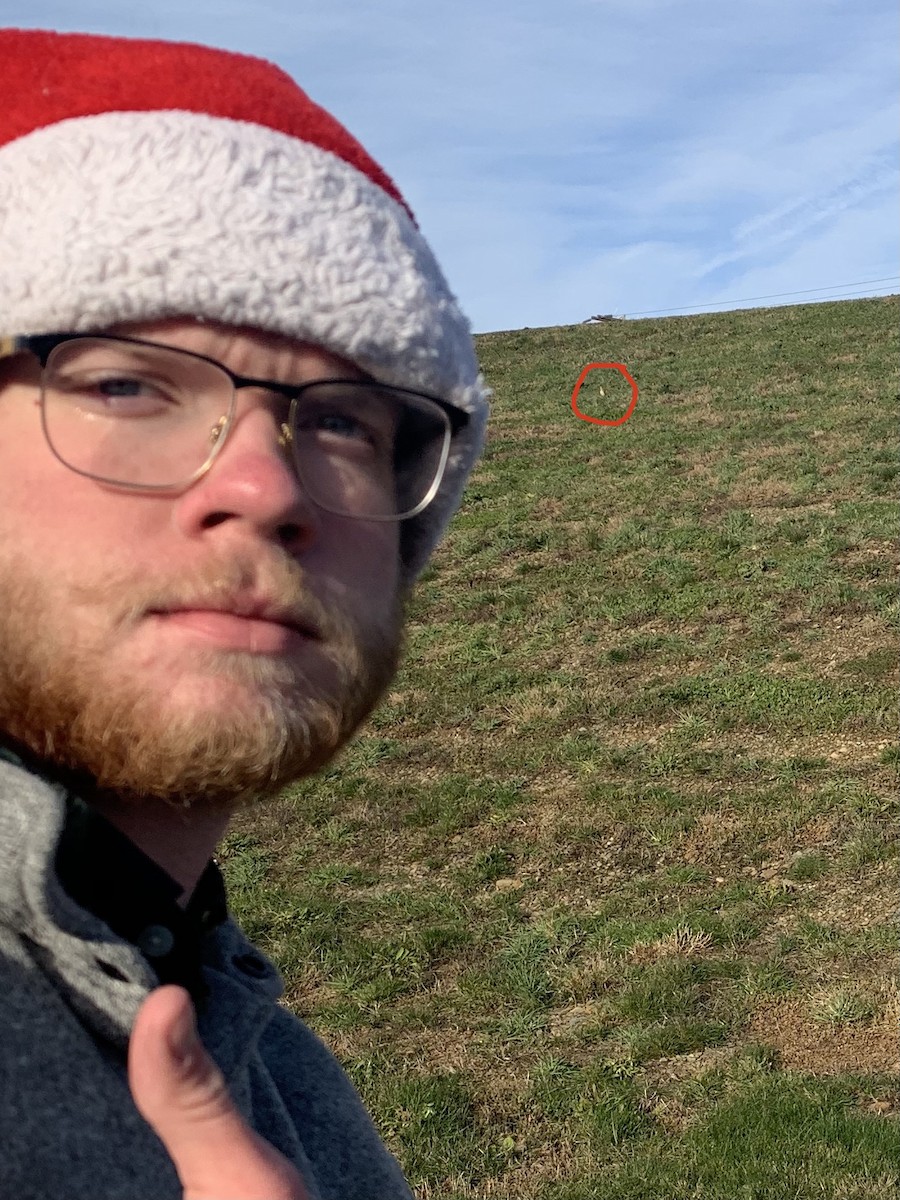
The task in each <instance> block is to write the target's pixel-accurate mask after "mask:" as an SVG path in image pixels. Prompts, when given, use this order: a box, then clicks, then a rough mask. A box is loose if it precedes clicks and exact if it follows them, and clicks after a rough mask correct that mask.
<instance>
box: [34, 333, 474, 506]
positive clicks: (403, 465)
mask: <svg viewBox="0 0 900 1200" xmlns="http://www.w3.org/2000/svg"><path fill="white" fill-rule="evenodd" d="M14 347H15V349H16V350H28V351H30V352H31V353H33V354H34V355H35V356H36V358H37V359H38V360H39V362H40V364H41V368H42V373H41V419H42V423H43V428H44V436H45V437H46V439H47V444H48V445H49V447H50V449H51V450H52V451H53V453H54V455H55V456H56V457H57V458H58V459H59V461H60V462H61V463H63V465H64V466H66V467H69V468H70V469H71V470H72V471H76V472H77V473H78V474H79V475H85V476H87V477H88V478H89V479H95V480H97V481H98V482H100V483H108V484H111V485H113V486H115V487H121V488H127V489H129V490H133V491H140V492H157V491H171V490H175V489H178V490H181V489H183V488H185V487H188V486H189V485H190V484H192V483H194V482H196V480H198V479H200V478H201V476H203V475H205V474H206V472H207V471H208V470H209V469H210V467H211V466H212V464H213V462H214V461H215V459H216V458H217V457H218V455H219V454H220V453H221V452H222V447H223V446H224V445H225V442H226V441H227V438H228V434H229V433H230V431H231V430H232V428H233V427H234V424H235V413H236V409H237V400H236V393H237V391H238V389H240V388H249V387H254V388H263V389H265V390H266V391H268V392H271V393H275V394H276V395H277V396H281V397H283V398H284V399H285V400H288V401H290V408H289V411H288V414H287V420H286V421H284V422H283V423H281V429H280V443H281V445H282V446H283V447H284V448H285V449H288V448H289V449H290V452H291V454H292V458H293V462H294V466H295V469H296V471H297V475H298V477H299V479H300V482H301V483H302V485H303V487H304V489H305V491H306V492H307V494H308V495H309V498H310V499H311V500H312V501H313V503H315V504H316V505H318V506H319V507H320V508H324V509H326V510H327V511H328V512H331V513H336V514H337V515H339V516H347V517H360V518H363V519H365V520H372V521H403V520H406V519H407V518H409V517H414V516H417V515H418V514H419V513H420V512H422V511H423V510H424V509H425V508H427V506H428V505H429V504H430V503H431V501H432V500H433V499H434V497H435V496H436V495H437V492H438V488H439V487H440V484H441V479H442V478H443V475H444V470H445V467H446V465H447V458H448V456H449V453H450V444H451V440H452V438H453V436H454V435H455V434H456V433H458V432H459V430H461V429H462V428H464V427H465V425H466V424H467V423H468V420H469V417H468V414H467V413H465V412H463V411H462V410H461V409H458V408H456V407H454V406H453V405H451V404H447V403H446V402H445V401H443V400H440V399H438V398H437V397H434V396H425V395H421V394H419V393H418V392H411V391H407V390H406V389H404V388H396V387H388V386H385V385H383V384H380V383H377V382H375V381H373V380H342V379H341V380H322V381H318V382H315V383H304V384H299V385H293V384H286V383H273V382H272V381H270V380H262V379H250V378H247V377H245V376H241V375H235V374H234V373H233V372H231V371H229V370H228V369H227V368H226V367H224V366H222V364H221V363H219V362H216V361H215V360H214V359H211V358H206V357H205V356H204V355H201V354H193V353H191V352H190V351H187V350H176V349H173V348H172V347H169V346H161V345H158V344H157V343H155V342H145V341H142V340H140V339H137V338H128V337H111V336H107V335H105V334H104V335H93V334H92V335H80V334H46V335H41V336H39V337H23V338H17V339H15V342H14Z"/></svg>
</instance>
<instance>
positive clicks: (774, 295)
mask: <svg viewBox="0 0 900 1200" xmlns="http://www.w3.org/2000/svg"><path fill="white" fill-rule="evenodd" d="M897 282H900V275H885V276H884V277H883V278H881V279H861V280H860V281H859V282H858V283H836V284H834V285H833V286H831V287H820V288H801V289H800V290H799V291H796V292H771V293H770V294H769V295H768V296H744V297H742V298H741V299H740V300H710V301H708V302H707V303H705V304H684V305H682V307H681V308H651V309H647V310H645V311H644V312H636V313H624V314H623V316H626V317H653V316H658V315H659V314H660V313H674V312H687V311H688V310H689V309H691V310H693V309H697V308H721V307H722V306H723V305H726V304H750V303H751V302H752V301H754V300H780V299H781V298H782V297H783V296H810V295H812V294H813V293H814V292H832V293H837V292H840V291H841V290H842V289H844V288H860V287H868V286H869V285H870V284H876V283H882V284H884V283H897ZM878 290H879V291H885V290H886V289H885V288H879V289H878ZM856 294H857V295H861V294H862V293H856Z"/></svg>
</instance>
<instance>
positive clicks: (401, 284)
mask: <svg viewBox="0 0 900 1200" xmlns="http://www.w3.org/2000/svg"><path fill="white" fill-rule="evenodd" d="M0 247H2V252H0V333H3V334H26V333H43V332H65V331H68V330H71V331H73V332H86V331H90V330H97V329H102V328H104V327H108V326H110V325H113V324H117V323H120V322H123V321H138V320H152V319H157V318H161V317H166V316H177V315H185V314H191V315H194V316H198V317H205V318H207V319H209V320H217V321H222V322H224V323H226V324H231V325H250V326H256V327H258V328H261V329H265V330H271V331H273V332H277V333H283V334H286V335H288V336H291V337H295V338H298V339H302V340H308V341H311V342H314V343H316V344H317V345H320V346H323V347H324V348H326V349H328V350H331V351H332V352H334V353H335V354H338V355H340V356H341V357H344V358H347V359H349V360H350V361H352V362H354V363H356V364H358V366H360V367H361V368H362V369H363V370H364V371H367V372H368V373H370V374H371V375H373V376H374V377H376V378H378V379H381V380H383V381H384V382H386V383H393V384H396V385H397V386H402V387H409V388H413V389H417V390H421V391H425V392H432V393H434V394H435V395H439V396H442V397H443V398H444V399H446V400H448V401H450V402H451V403H454V404H456V405H458V406H459V407H460V408H463V409H465V410H466V411H467V412H469V413H470V414H471V415H472V419H471V422H470V425H469V427H468V428H467V429H466V430H464V431H463V433H462V434H461V435H460V437H459V438H457V439H456V441H455V443H454V446H453V450H452V453H451V458H450V461H449V463H448V468H447V474H446V476H445V478H444V482H443V484H442V486H441V490H440V492H439V494H438V496H437V498H436V499H435V501H434V503H433V504H432V505H431V506H430V507H429V508H428V509H427V510H426V511H425V513H424V514H422V516H421V517H419V518H415V519H414V522H415V529H413V530H409V531H408V532H409V533H411V534H414V537H413V542H414V544H415V553H414V560H415V561H414V564H413V575H414V576H415V575H418V574H419V573H420V571H421V570H422V569H423V567H424V565H425V561H426V560H427V558H428V556H429V555H430V553H431V550H432V549H433V548H434V545H435V544H436V543H437V541H438V540H439V539H440V537H441V535H442V533H443V531H444V529H445V528H446V525H447V523H448V522H449V520H450V518H451V516H452V515H453V512H455V510H456V508H457V507H458V505H459V501H460V498H461V494H462V490H463V488H464V486H465V481H466V478H467V476H468V474H469V471H470V470H471V467H472V465H473V463H474V461H475V459H476V458H477V456H478V454H479V452H480V450H481V446H482V444H483V439H484V427H485V423H486V419H487V395H488V393H487V391H486V389H485V387H484V383H483V380H482V378H481V376H480V374H479V371H478V364H477V361H476V359H475V354H474V347H473V344H472V338H471V332H470V328H469V325H468V322H467V321H466V319H465V317H464V316H463V314H462V313H461V311H460V309H459V306H458V305H457V303H456V300H455V298H454V297H453V295H452V293H451V292H450V290H449V288H448V286H447V283H446V281H445V279H444V277H443V275H442V273H441V271H440V268H439V267H438V265H437V262H436V261H435V259H434V256H433V254H432V253H431V250H430V248H429V247H428V245H427V243H426V242H425V240H424V239H423V238H422V236H421V234H420V233H419V232H418V230H417V229H416V227H415V225H414V224H413V222H412V221H411V220H410V219H409V216H408V215H407V213H406V212H405V211H404V210H403V208H402V207H401V206H400V205H399V204H397V203H396V201H394V200H393V199H392V198H391V197H390V196H389V195H388V194H387V193H386V192H384V191H383V190H382V189H381V188H380V187H378V186H377V185H376V184H374V183H373V182H372V181H371V180H370V179H369V178H368V177H367V176H365V175H364V174H362V172H360V171H358V170H357V169H356V168H355V167H352V166H350V164H348V163H346V162H344V160H343V159H341V158H339V157H338V156H337V155H334V154H332V153H330V152H328V151H325V150H322V149H321V148H319V147H318V146H314V145H312V144H310V143H308V142H303V141H300V140H299V139H297V138H295V137H291V136H289V135H287V134H283V133H279V132H277V131H275V130H272V129H268V128H266V127H264V126H259V125H253V124H250V123H248V122H243V121H233V120H228V119H224V118H219V117H211V116H208V115H206V114H195V113H187V112H180V111H178V112H174V111H163V112H148V113H105V114H102V115H99V116H93V117H84V118H76V119H72V120H67V121H62V122H59V123H58V124H55V125H51V126H48V127H46V128H44V129H40V130H36V131H35V132H34V133H31V134H28V135H27V136H25V137H22V138H19V139H17V140H16V141H14V142H11V143H9V144H8V145H6V146H4V147H2V148H0ZM414 522H409V523H408V524H409V525H410V526H412V525H413V524H414Z"/></svg>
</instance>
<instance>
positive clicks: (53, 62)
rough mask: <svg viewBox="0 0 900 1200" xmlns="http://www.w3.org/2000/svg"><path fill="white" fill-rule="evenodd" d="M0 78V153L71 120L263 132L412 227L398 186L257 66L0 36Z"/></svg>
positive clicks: (272, 69) (75, 36)
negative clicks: (104, 118) (376, 192)
mask: <svg viewBox="0 0 900 1200" xmlns="http://www.w3.org/2000/svg"><path fill="white" fill-rule="evenodd" d="M0 78H2V79H3V104H2V106H0V146H3V145H6V143H7V142H11V141H14V140H15V139H16V138H20V137H24V136H25V135H26V134H28V133H33V132H34V131H35V130H36V129H41V128H43V127H44V126H45V125H53V124H55V123H56V122H58V121H66V120H69V119H70V118H72V117H89V116H96V115H98V114H99V113H107V112H153V111H158V110H163V109H176V110H181V111H185V112H194V113H205V114H207V115H209V116H213V117H228V118H230V119H231V120H234V121H250V122H252V123H253V124H255V125H264V126H268V127H269V128H270V129H275V130H278V131H279V132H280V133H286V134H289V135H290V136H292V137H296V138H299V139H300V140H302V141H304V142H310V143H312V144H313V145H316V146H320V147H321V148H322V149H323V150H330V151H331V153H332V154H336V155H337V156H338V157H339V158H342V159H344V161H345V162H348V163H350V164H351V166H354V167H356V169H357V170H358V171H361V172H362V173H363V174H364V175H367V176H368V177H369V179H371V180H372V181H373V183H376V184H378V186H379V187H381V188H383V189H384V191H386V192H387V193H388V195H390V196H392V197H393V199H394V200H396V201H397V203H398V204H402V205H403V207H404V208H405V209H406V211H407V212H408V213H409V215H410V217H412V212H411V211H410V209H409V207H408V205H407V204H406V201H405V200H404V199H403V197H402V196H401V194H400V192H399V190H398V188H397V186H396V184H395V183H394V182H393V180H392V179H391V178H390V177H389V176H388V175H387V174H386V173H385V172H384V171H383V170H382V169H381V167H379V165H378V164H377V163H376V162H375V161H374V159H372V158H370V156H369V155H368V154H367V153H366V151H365V150H364V149H363V147H362V146H361V145H360V144H359V142H358V141H357V140H356V139H355V138H354V137H353V136H352V135H351V134H350V133H348V132H347V130H346V129H345V128H344V127H343V125H341V124H340V122H339V121H336V120H335V118H334V117H332V116H331V114H330V113H327V112H326V111H325V109H324V108H321V107H320V106H319V105H318V104H315V103H314V102H313V101H312V100H310V98H309V97H308V96H307V95H306V93H305V92H304V91H302V90H301V89H300V88H299V87H298V86H297V85H296V83H294V81H293V79H291V78H290V76H289V75H286V74H285V72H284V71H282V70H280V69H279V68H278V67H276V66H273V65H272V64H271V63H268V62H266V61H265V60H264V59H261V58H252V57H250V56H249V55H246V54H233V53H231V52H230V51H227V50H215V49H212V48H210V47H208V46H196V45H192V44H190V43H184V42H159V41H146V40H139V39H137V38H113V37H102V36H97V35H94V34H87V33H54V32H50V31H48V30H42V29H0ZM413 219H415V218H413Z"/></svg>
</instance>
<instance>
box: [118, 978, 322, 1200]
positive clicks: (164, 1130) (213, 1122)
mask: <svg viewBox="0 0 900 1200" xmlns="http://www.w3.org/2000/svg"><path fill="white" fill-rule="evenodd" d="M128 1082H129V1085H130V1087H131V1095H132V1097H133V1099H134V1103H135V1105H136V1107H137V1110H138V1112H139V1113H140V1114H141V1116H142V1117H143V1118H144V1120H145V1121H146V1122H147V1123H148V1124H149V1125H150V1126H151V1127H152V1129H153V1130H154V1132H155V1133H156V1135H157V1137H159V1139H160V1140H161V1141H162V1143H163V1145H164V1146H165V1147H166V1149H167V1150H168V1152H169V1155H170V1157H171V1158H172V1161H173V1163H174V1164H175V1169H176V1171H177V1172H178V1178H179V1179H180V1180H181V1186H182V1187H183V1188H184V1200H308V1194H307V1191H306V1189H305V1187H304V1186H303V1181H302V1179H301V1177H300V1175H299V1173H298V1172H297V1171H296V1169H295V1168H294V1167H293V1166H292V1165H291V1163H289V1162H288V1160H287V1159H286V1158H284V1157H283V1155H281V1154H279V1152H278V1151H277V1150H276V1149H275V1147H274V1146H271V1145H270V1144H269V1143H268V1142H267V1141H265V1139H264V1138H262V1137H260V1135H259V1134H258V1133H256V1132H255V1131H254V1130H252V1129H251V1128H250V1126H249V1125H248V1124H247V1123H246V1121H244V1119H243V1117H242V1116H241V1114H240V1113H239V1112H238V1110H237V1108H236V1107H235V1104H234V1102H233V1100H232V1099H231V1096H230V1094H229V1091H228V1085H227V1083H226V1082H225V1077H224V1076H223V1074H222V1072H221V1071H220V1070H219V1068H218V1067H217V1066H216V1064H215V1063H214V1062H213V1060H212V1058H211V1057H210V1056H209V1054H208V1053H207V1052H206V1050H205V1049H204V1047H203V1043H202V1042H201V1041H200V1038H199V1037H198V1035H197V1028H196V1023H195V1020H194V1011H193V1003H192V1001H191V998H190V996H189V994H188V993H187V992H186V991H185V989H184V988H181V987H175V986H172V985H167V986H166V987H161V988H157V989H156V991H154V992H151V993H150V995H149V996H148V997H147V999H146V1000H145V1001H144V1003H143V1005H142V1006H141V1008H140V1011H139V1012H138V1015H137V1019H136V1020H135V1023H134V1028H133V1030H132V1033H131V1041H130V1044H129V1047H128Z"/></svg>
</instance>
